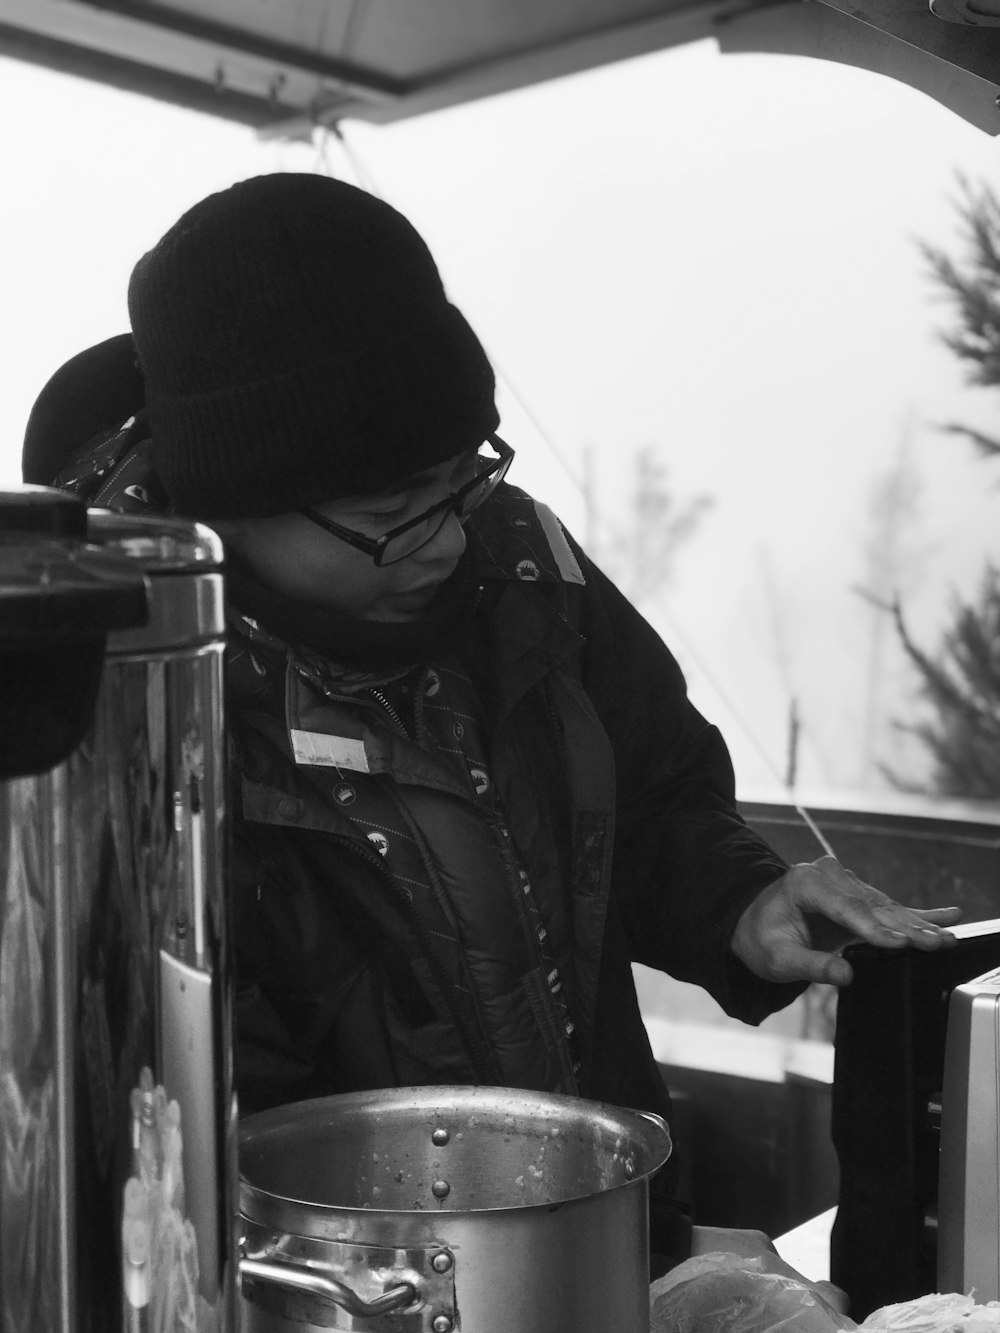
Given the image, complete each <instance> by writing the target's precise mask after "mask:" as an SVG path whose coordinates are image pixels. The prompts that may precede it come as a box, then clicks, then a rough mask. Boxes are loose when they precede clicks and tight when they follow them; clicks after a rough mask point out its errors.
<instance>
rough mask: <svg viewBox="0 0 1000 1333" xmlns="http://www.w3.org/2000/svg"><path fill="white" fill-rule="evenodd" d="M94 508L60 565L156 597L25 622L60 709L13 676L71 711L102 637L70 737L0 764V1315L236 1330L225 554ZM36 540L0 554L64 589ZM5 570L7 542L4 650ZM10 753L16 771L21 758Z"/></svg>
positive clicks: (31, 1321) (95, 1324) (4, 645)
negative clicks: (72, 622) (107, 612)
mask: <svg viewBox="0 0 1000 1333" xmlns="http://www.w3.org/2000/svg"><path fill="white" fill-rule="evenodd" d="M3 501H4V497H3V496H0V555H2V552H3V549H4V545H5V542H6V544H7V549H8V552H9V551H11V550H13V547H14V546H15V545H20V546H21V547H29V548H31V546H32V542H31V539H30V534H28V533H26V532H24V531H21V532H19V533H18V532H15V533H13V534H11V533H10V532H8V534H7V537H6V538H4V537H3V535H2V534H3V532H4V527H3V515H4V512H5V507H4V503H3ZM60 503H62V500H60ZM12 504H13V507H14V508H17V507H18V505H17V504H16V502H12ZM85 519H86V532H85V533H84V534H80V535H78V536H77V537H75V538H74V537H72V536H66V535H65V534H64V535H63V536H62V537H60V538H59V543H61V546H62V551H61V554H60V559H62V560H63V561H64V562H65V563H67V565H68V567H72V568H73V569H76V570H77V571H79V570H86V569H87V567H88V562H89V563H90V564H93V565H94V566H95V568H97V567H100V566H101V565H102V562H103V578H104V580H105V583H110V584H112V585H113V584H114V582H115V579H116V578H117V579H118V581H119V582H118V592H119V603H120V602H121V588H122V587H123V586H126V585H127V584H128V580H129V578H130V577H131V579H132V581H133V584H134V583H135V581H136V580H138V583H139V586H140V589H141V591H142V593H143V599H144V605H145V615H144V619H143V623H140V624H137V623H135V621H136V616H135V615H134V614H133V615H132V616H131V619H130V618H129V617H128V616H126V615H125V614H124V613H123V612H122V611H121V607H119V614H118V615H117V618H116V617H114V616H111V617H110V618H109V619H108V620H107V622H106V623H105V624H102V622H101V616H100V614H99V599H98V598H97V596H96V593H95V595H94V603H93V605H94V608H95V609H94V612H93V615H92V620H91V624H90V627H89V638H86V639H85V638H81V635H80V633H79V632H77V633H76V635H75V637H74V635H73V634H71V633H68V632H67V633H63V634H62V635H61V634H60V633H59V632H58V631H59V626H58V624H55V625H50V626H49V627H48V628H49V630H50V633H49V634H48V637H47V638H46V637H44V636H43V638H42V639H38V638H37V636H36V642H35V644H34V648H33V650H32V651H34V652H35V654H36V657H35V660H36V661H37V662H38V663H42V662H47V664H48V669H47V670H45V671H44V672H40V673H39V679H38V687H39V691H45V690H47V691H48V692H49V695H50V697H49V699H48V701H47V704H46V701H45V700H44V699H41V698H38V699H32V697H31V696H32V682H31V681H30V680H29V679H28V678H27V675H26V673H25V671H24V670H23V669H22V670H20V671H19V674H18V675H17V681H18V691H19V692H20V693H21V695H22V696H23V699H24V706H25V707H28V706H29V704H30V706H31V707H33V708H35V709H36V710H37V711H38V713H39V716H44V715H45V713H46V708H48V710H49V711H50V712H51V711H52V710H55V711H57V712H58V710H59V708H60V707H61V706H62V704H61V702H60V695H61V694H62V695H65V692H66V690H67V689H68V688H69V683H70V682H71V681H72V680H73V679H74V677H75V676H76V675H77V673H81V672H82V673H83V674H84V675H86V674H87V672H88V671H90V672H91V674H93V660H91V661H89V662H88V661H85V660H84V658H85V657H87V655H88V654H89V657H90V659H93V658H94V656H95V644H96V645H97V649H96V661H97V668H98V670H97V676H96V681H95V683H96V697H93V698H92V699H91V700H90V704H91V705H92V706H91V707H90V708H89V712H88V716H86V718H85V719H84V726H83V728H82V736H81V738H80V739H78V740H77V741H76V743H75V744H74V745H73V748H72V749H71V750H70V751H69V752H68V753H67V754H66V755H65V757H62V758H61V759H60V760H59V761H58V762H54V763H51V762H50V765H49V766H48V767H45V768H43V769H42V770H41V771H38V769H37V765H31V764H29V765H28V767H27V768H25V767H24V766H23V765H22V768H21V775H20V776H13V775H12V776H8V777H7V779H6V781H3V782H0V1032H2V1033H3V1037H2V1038H0V1233H2V1236H3V1241H2V1242H0V1311H2V1318H0V1323H2V1326H3V1328H4V1329H5V1330H6V1331H7V1333H29V1330H30V1333H49V1331H50V1330H51V1331H52V1333H92V1331H93V1333H105V1331H107V1333H118V1330H126V1331H127V1333H132V1330H135V1333H145V1330H147V1329H148V1330H150V1331H151V1333H152V1330H156V1331H157V1333H159V1331H160V1330H164V1331H169V1333H173V1331H174V1330H181V1329H183V1330H197V1333H207V1331H208V1330H216V1329H220V1330H226V1329H229V1328H231V1327H233V1324H234V1320H235V1318H236V1315H235V1308H236V1307H235V1270H234V1262H235V1245H234V1239H235V1238H234V1233H233V1225H234V1224H233V1217H234V1214H235V1190H236V1179H237V1178H236V1160H235V1144H236V1140H235V1133H236V1113H235V1103H234V1097H233V1085H232V1069H231V1056H232V1039H231V1024H232V1005H231V987H230V980H229V976H230V968H229V961H228V955H227V950H228V939H227V936H228V932H227V924H226V906H225V896H224V892H223V879H222V873H223V850H224V849H223V806H224V800H223V788H224V765H223V758H224V756H223V749H222V746H223V739H222V721H223V719H222V654H223V615H222V577H221V573H220V568H219V567H220V564H221V554H222V552H221V547H220V544H219V541H218V539H217V538H216V537H215V535H214V534H213V533H211V532H209V531H208V530H207V529H205V528H202V527H199V526H198V525H195V524H190V523H186V522H181V521H175V520H166V519H152V518H134V517H131V516H124V515H113V514H110V513H107V512H106V511H98V510H92V511H90V513H89V515H85ZM15 526H17V525H15ZM22 526H23V525H22ZM43 547H45V549H46V550H47V551H48V552H49V558H50V559H51V558H52V550H51V548H52V540H51V538H45V539H44V540H42V539H37V540H36V541H35V543H34V548H33V551H32V550H31V549H29V554H28V556H27V558H26V560H24V559H22V560H21V562H20V564H18V563H17V561H15V560H8V566H16V568H17V570H18V571H19V577H21V582H22V583H27V584H30V579H31V571H34V574H35V575H37V577H38V579H39V581H40V584H41V585H48V586H49V587H51V585H52V584H53V581H54V579H53V576H52V573H51V571H49V572H48V573H47V572H46V571H45V570H44V569H43V568H42V565H43V564H44V560H42V559H41V557H40V556H39V552H40V551H41V549H42V548H43ZM56 563H58V562H56ZM25 569H27V570H28V573H27V574H25ZM116 569H117V572H115V571H116ZM7 572H8V574H9V573H10V570H9V569H8V571H7ZM3 575H4V565H3V562H2V560H0V654H3V655H4V656H5V657H6V659H7V661H8V662H9V661H12V660H13V658H14V656H15V655H16V653H15V650H16V649H18V644H17V643H16V642H15V639H16V637H17V636H16V635H15V634H14V633H13V631H11V632H9V633H6V634H5V628H4V605H5V601H4V597H3V591H4V588H3ZM94 577H95V578H96V579H98V582H99V581H100V580H99V577H98V575H95V576H94ZM14 581H15V582H16V580H14ZM56 581H58V580H56ZM8 582H10V579H9V578H8ZM21 591H22V594H23V595H24V596H27V597H29V598H30V595H31V592H30V587H29V588H27V590H26V589H25V588H22V589H21ZM38 596H39V598H41V597H42V596H43V592H39V593H38ZM70 604H71V602H70V599H69V598H68V597H67V600H66V605H67V606H70ZM79 618H80V617H78V619H79ZM8 619H9V620H11V623H14V622H13V619H12V618H11V617H8ZM65 628H66V627H65V625H64V629H65ZM80 628H81V627H80V626H77V630H78V631H79V629H80ZM83 628H86V626H83ZM105 634H106V641H105V638H104V636H105ZM84 644H85V645H86V647H87V652H86V653H85V652H84V651H83V648H82V647H81V645H84ZM23 648H24V646H23V644H21V645H20V650H21V651H22V652H23ZM53 663H55V664H57V666H56V669H55V670H53V669H52V666H53ZM86 702H87V701H86V700H83V701H81V707H82V706H85V704H86ZM77 711H78V712H79V711H80V709H79V708H78V709H77ZM22 748H23V747H22ZM28 748H29V749H30V746H29V747H28ZM0 761H2V755H0ZM0 771H2V772H7V773H11V774H13V773H16V772H17V766H16V759H15V758H14V757H11V763H10V765H6V764H3V763H2V762H0Z"/></svg>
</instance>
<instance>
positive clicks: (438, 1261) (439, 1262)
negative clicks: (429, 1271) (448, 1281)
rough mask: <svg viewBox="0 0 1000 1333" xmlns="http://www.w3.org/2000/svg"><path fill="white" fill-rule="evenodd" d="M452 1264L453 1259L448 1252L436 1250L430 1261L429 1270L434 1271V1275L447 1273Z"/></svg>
mask: <svg viewBox="0 0 1000 1333" xmlns="http://www.w3.org/2000/svg"><path fill="white" fill-rule="evenodd" d="M454 1262H455V1259H454V1256H453V1255H452V1253H451V1251H450V1250H438V1252H437V1254H436V1255H435V1256H434V1258H433V1259H432V1260H431V1268H433V1269H434V1272H435V1273H447V1272H448V1270H449V1269H450V1268H451V1266H452V1264H453V1263H454Z"/></svg>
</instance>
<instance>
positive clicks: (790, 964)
mask: <svg viewBox="0 0 1000 1333" xmlns="http://www.w3.org/2000/svg"><path fill="white" fill-rule="evenodd" d="M960 916H961V911H960V909H959V908H957V907H933V908H927V909H922V908H913V907H901V906H900V904H899V903H897V902H894V901H893V900H892V899H891V898H889V897H887V896H886V895H885V894H884V893H880V892H879V891H878V889H873V888H872V887H871V885H870V884H865V883H864V882H863V880H860V879H858V877H857V875H855V874H852V872H851V871H850V870H845V869H844V867H843V866H842V865H841V864H840V862H839V861H838V860H837V858H836V857H835V856H821V857H820V859H819V860H818V861H813V862H804V863H803V864H801V865H796V866H792V867H791V869H790V870H788V871H787V872H786V873H785V874H784V875H782V877H781V879H779V880H776V881H775V883H774V884H771V885H769V886H768V887H767V888H766V889H765V890H764V891H763V892H762V893H760V894H758V896H757V897H756V898H755V899H754V901H753V902H752V903H751V904H750V906H749V907H748V908H747V909H746V911H745V912H744V913H743V915H742V916H741V917H740V919H739V921H738V922H737V924H736V930H735V931H734V932H733V938H732V941H731V942H730V946H729V947H730V949H731V950H732V952H733V953H734V954H735V955H736V957H737V958H739V959H740V961H741V962H742V963H745V964H746V966H747V967H748V968H749V969H750V971H751V972H753V973H754V974H755V975H756V976H758V977H761V978H763V980H765V981H822V982H826V983H827V984H830V985H833V986H846V985H847V984H848V983H849V982H850V980H851V978H852V975H853V973H852V971H851V966H850V964H849V963H848V962H847V961H846V960H845V959H843V958H841V957H840V953H839V950H841V949H843V948H844V946H845V945H847V944H854V943H856V942H858V941H859V940H864V941H866V942H867V943H868V944H874V945H877V946H878V947H879V948H882V949H903V948H905V947H907V946H908V945H912V946H913V947H915V948H917V949H942V948H947V947H948V946H949V945H951V944H954V942H955V937H954V935H952V934H951V933H950V932H949V931H947V930H945V929H942V927H944V926H953V925H954V924H955V922H956V921H958V919H959V917H960Z"/></svg>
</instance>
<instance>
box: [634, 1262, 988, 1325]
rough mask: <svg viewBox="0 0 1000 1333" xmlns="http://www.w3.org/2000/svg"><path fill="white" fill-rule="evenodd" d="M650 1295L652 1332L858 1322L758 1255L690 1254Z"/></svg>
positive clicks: (658, 1282)
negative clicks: (770, 1268) (768, 1265)
mask: <svg viewBox="0 0 1000 1333" xmlns="http://www.w3.org/2000/svg"><path fill="white" fill-rule="evenodd" d="M649 1297H650V1333H839V1330H847V1329H854V1328H856V1325H855V1324H854V1323H853V1322H852V1321H851V1320H850V1319H848V1318H847V1317H846V1316H844V1315H842V1314H838V1313H837V1312H836V1311H835V1310H834V1309H833V1308H832V1307H831V1306H829V1305H827V1304H826V1302H825V1301H823V1300H822V1298H821V1297H820V1296H819V1295H818V1294H817V1293H816V1292H815V1291H814V1290H813V1289H812V1288H811V1287H808V1286H806V1285H805V1283H803V1282H797V1281H795V1280H794V1279H793V1278H790V1277H788V1276H787V1275H786V1274H784V1273H772V1272H768V1271H767V1270H766V1264H765V1262H764V1260H763V1259H761V1258H759V1257H754V1258H744V1257H742V1256H740V1255H736V1254H705V1255H699V1256H698V1257H697V1258H694V1259H687V1260H685V1261H684V1263H682V1264H678V1265H677V1267H676V1268H672V1269H671V1270H670V1272H669V1273H665V1274H664V1276H663V1277H661V1278H657V1280H656V1281H655V1282H654V1283H653V1285H652V1286H651V1287H650V1292H649ZM976 1333H981V1331H980V1330H976ZM994 1333H1000V1329H997V1330H995V1331H994Z"/></svg>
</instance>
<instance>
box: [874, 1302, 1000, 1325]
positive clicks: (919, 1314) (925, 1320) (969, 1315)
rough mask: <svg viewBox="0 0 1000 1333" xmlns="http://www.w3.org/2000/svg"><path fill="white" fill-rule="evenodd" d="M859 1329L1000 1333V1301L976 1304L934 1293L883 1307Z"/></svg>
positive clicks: (875, 1311)
mask: <svg viewBox="0 0 1000 1333" xmlns="http://www.w3.org/2000/svg"><path fill="white" fill-rule="evenodd" d="M861 1328H863V1329H865V1330H869V1331H870V1333H1000V1301H987V1302H986V1304H985V1305H977V1304H976V1302H975V1300H974V1298H973V1297H972V1296H961V1295H959V1294H958V1293H957V1292H950V1293H944V1294H942V1293H941V1292H934V1293H932V1294H931V1295H930V1296H919V1297H918V1298H917V1299H916V1300H913V1301H903V1302H902V1303H901V1304H899V1305H883V1306H882V1308H881V1309H880V1310H873V1311H872V1313H871V1314H870V1315H869V1316H868V1318H867V1319H866V1320H865V1321H864V1323H862V1325H861Z"/></svg>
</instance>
